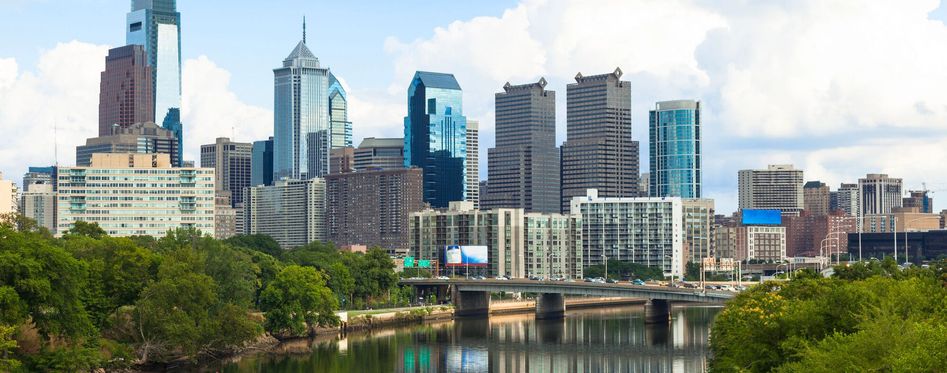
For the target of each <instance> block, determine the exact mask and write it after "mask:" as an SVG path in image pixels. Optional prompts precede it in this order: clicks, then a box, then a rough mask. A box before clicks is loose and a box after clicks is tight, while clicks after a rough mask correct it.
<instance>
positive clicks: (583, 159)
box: [561, 69, 638, 211]
mask: <svg viewBox="0 0 947 373" xmlns="http://www.w3.org/2000/svg"><path fill="white" fill-rule="evenodd" d="M621 75H622V71H621V69H615V71H614V72H612V73H610V74H602V75H592V76H583V75H582V74H581V73H579V74H577V75H576V76H575V81H576V82H575V83H573V84H569V85H568V86H567V87H566V142H565V143H563V144H562V160H561V162H562V163H561V164H562V168H561V170H562V174H561V179H562V192H561V193H562V194H561V195H562V206H561V208H562V211H569V208H570V207H569V204H570V202H571V201H572V197H584V196H585V195H586V190H587V189H597V190H598V194H599V195H600V196H602V197H610V198H611V197H615V198H626V197H636V196H638V142H637V141H633V140H632V138H631V83H630V82H628V81H623V80H621Z"/></svg>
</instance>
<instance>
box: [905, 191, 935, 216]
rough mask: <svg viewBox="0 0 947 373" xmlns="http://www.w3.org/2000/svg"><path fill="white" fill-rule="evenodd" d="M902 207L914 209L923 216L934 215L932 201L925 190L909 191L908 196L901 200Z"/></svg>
mask: <svg viewBox="0 0 947 373" xmlns="http://www.w3.org/2000/svg"><path fill="white" fill-rule="evenodd" d="M901 205H902V207H914V208H917V209H918V211H919V212H921V213H925V214H932V213H934V199H933V198H931V196H930V194H928V191H927V190H911V191H908V196H907V197H904V198H902V199H901Z"/></svg>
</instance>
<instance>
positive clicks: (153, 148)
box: [76, 122, 182, 167]
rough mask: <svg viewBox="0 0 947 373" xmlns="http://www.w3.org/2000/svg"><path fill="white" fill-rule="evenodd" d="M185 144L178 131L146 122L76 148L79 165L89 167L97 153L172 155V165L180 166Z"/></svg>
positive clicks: (113, 132) (94, 139)
mask: <svg viewBox="0 0 947 373" xmlns="http://www.w3.org/2000/svg"><path fill="white" fill-rule="evenodd" d="M180 147H181V144H180V143H179V142H178V138H177V136H176V135H175V134H174V132H172V131H170V130H167V129H165V128H162V127H159V126H158V125H157V124H154V123H150V122H145V123H134V124H131V125H129V126H127V127H117V126H116V127H113V128H112V134H110V135H108V136H99V137H93V138H90V139H87V140H86V142H85V145H79V146H77V147H76V165H77V166H89V165H91V163H92V155H93V154H96V153H117V154H125V153H141V154H168V155H169V156H170V159H171V165H172V166H174V167H180V166H181V165H182V164H181V158H179V156H180V154H181V152H180Z"/></svg>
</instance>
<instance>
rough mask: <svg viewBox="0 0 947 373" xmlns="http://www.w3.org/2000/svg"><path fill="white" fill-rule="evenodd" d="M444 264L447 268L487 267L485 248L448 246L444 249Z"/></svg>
mask: <svg viewBox="0 0 947 373" xmlns="http://www.w3.org/2000/svg"><path fill="white" fill-rule="evenodd" d="M444 263H446V265H447V266H448V267H456V266H474V267H477V266H480V267H486V266H487V247H486V246H461V245H450V246H446V247H444Z"/></svg>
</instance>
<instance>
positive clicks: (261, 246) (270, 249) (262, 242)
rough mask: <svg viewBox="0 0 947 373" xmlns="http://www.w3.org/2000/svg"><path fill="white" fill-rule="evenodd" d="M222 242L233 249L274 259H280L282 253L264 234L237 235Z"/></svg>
mask: <svg viewBox="0 0 947 373" xmlns="http://www.w3.org/2000/svg"><path fill="white" fill-rule="evenodd" d="M224 242H225V243H227V244H228V245H232V246H235V247H242V248H246V249H250V250H253V251H257V252H261V253H264V254H267V255H270V256H272V257H274V258H280V257H281V256H282V255H283V251H284V250H283V248H281V247H280V246H279V243H278V242H276V240H274V239H273V238H272V237H270V236H267V235H265V234H248V235H239V236H234V237H230V238H228V239H227V240H225V241H224Z"/></svg>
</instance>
